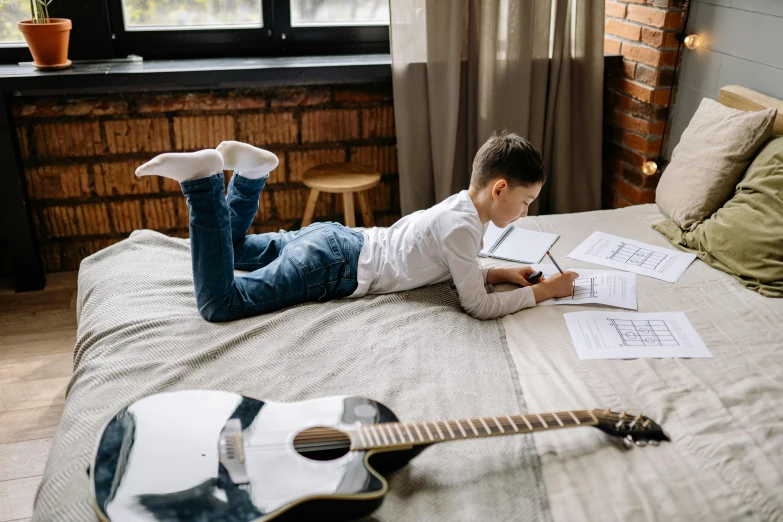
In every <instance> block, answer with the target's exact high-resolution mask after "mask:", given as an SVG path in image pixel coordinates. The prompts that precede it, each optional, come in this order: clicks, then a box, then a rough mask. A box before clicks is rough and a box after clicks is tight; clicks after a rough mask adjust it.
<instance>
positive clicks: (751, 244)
mask: <svg viewBox="0 0 783 522" xmlns="http://www.w3.org/2000/svg"><path fill="white" fill-rule="evenodd" d="M653 228H654V229H655V230H657V231H658V232H661V233H662V234H663V235H665V236H666V237H667V238H668V239H669V241H671V243H672V244H673V245H674V246H675V247H677V248H679V249H680V250H685V251H687V252H693V253H694V254H696V255H697V256H698V257H699V259H701V260H702V261H704V262H705V263H707V264H708V265H710V266H711V267H713V268H717V269H718V270H722V271H724V272H726V273H729V274H731V275H733V276H734V277H736V278H737V279H738V280H739V281H740V283H742V284H743V285H745V286H746V287H748V288H750V289H752V290H755V291H757V292H759V293H760V294H762V295H765V296H767V297H783V137H778V138H773V139H772V140H770V141H768V142H767V143H766V145H764V146H763V147H762V149H761V152H759V153H758V155H757V156H756V159H754V160H753V163H751V164H750V167H748V170H747V172H745V176H744V177H743V178H742V180H741V181H740V182H739V184H738V185H737V189H736V191H735V193H734V196H733V197H732V198H731V199H730V200H729V201H727V202H726V204H725V205H723V207H722V208H720V209H718V210H717V211H716V212H715V213H714V214H713V215H712V216H710V217H709V218H708V219H707V220H705V221H704V222H703V223H701V224H700V225H698V226H697V227H696V228H695V229H694V230H693V231H691V232H685V231H683V230H682V229H681V228H680V227H678V226H677V224H676V223H675V222H674V221H672V220H667V221H662V222H661V223H657V224H655V225H653Z"/></svg>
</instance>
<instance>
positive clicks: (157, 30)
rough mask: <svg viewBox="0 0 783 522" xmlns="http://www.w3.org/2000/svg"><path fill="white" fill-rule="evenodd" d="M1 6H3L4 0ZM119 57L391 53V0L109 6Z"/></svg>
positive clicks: (119, 1) (175, 0)
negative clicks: (135, 55) (389, 0)
mask: <svg viewBox="0 0 783 522" xmlns="http://www.w3.org/2000/svg"><path fill="white" fill-rule="evenodd" d="M0 1H2V0H0ZM106 1H108V2H109V11H110V14H111V21H112V28H119V30H114V29H113V30H112V37H113V38H114V45H115V49H116V51H117V53H118V55H120V56H124V55H127V54H138V55H140V56H143V57H144V58H145V59H150V58H196V57H226V56H283V55H302V54H353V53H372V52H388V51H389V3H388V0H290V1H286V0H156V1H154V0H106Z"/></svg>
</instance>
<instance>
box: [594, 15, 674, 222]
mask: <svg viewBox="0 0 783 522" xmlns="http://www.w3.org/2000/svg"><path fill="white" fill-rule="evenodd" d="M687 4H688V0H617V1H615V0H606V24H605V29H606V33H605V37H604V52H605V54H622V57H623V60H622V64H621V65H618V66H617V67H616V68H613V69H609V70H607V76H606V78H607V81H606V85H605V86H604V154H603V156H604V160H603V164H604V207H607V208H620V207H625V206H628V205H634V204H639V203H652V202H653V201H654V200H655V187H656V186H657V184H658V180H659V179H660V173H661V168H662V167H663V165H661V164H660V163H661V162H660V161H658V163H659V170H658V172H657V173H656V174H653V175H651V176H646V175H645V174H643V172H642V166H643V165H644V162H645V161H646V160H648V159H653V158H657V156H658V155H659V151H660V148H661V143H662V141H663V140H664V139H665V137H664V128H665V121H666V118H667V117H668V107H669V103H670V102H671V103H674V96H673V93H672V86H673V85H674V71H675V64H676V61H677V59H678V55H677V46H678V42H677V39H676V37H675V35H676V34H677V33H678V32H680V31H682V29H683V27H684V23H685V16H686V12H687V7H688V5H687ZM667 132H668V130H667Z"/></svg>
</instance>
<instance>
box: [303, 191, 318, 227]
mask: <svg viewBox="0 0 783 522" xmlns="http://www.w3.org/2000/svg"><path fill="white" fill-rule="evenodd" d="M319 193H320V191H318V190H315V189H310V195H309V196H308V197H307V205H306V206H305V211H304V217H302V228H304V227H306V226H307V225H309V224H310V223H312V222H313V214H314V213H315V204H316V203H317V202H318V194H319Z"/></svg>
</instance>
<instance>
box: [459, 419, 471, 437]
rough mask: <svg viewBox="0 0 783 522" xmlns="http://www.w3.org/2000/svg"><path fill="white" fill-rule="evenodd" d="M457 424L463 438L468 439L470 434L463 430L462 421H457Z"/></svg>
mask: <svg viewBox="0 0 783 522" xmlns="http://www.w3.org/2000/svg"><path fill="white" fill-rule="evenodd" d="M456 423H457V427H458V428H459V431H460V433H462V436H463V437H467V436H468V434H467V433H465V430H464V429H462V423H461V422H460V421H456Z"/></svg>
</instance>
